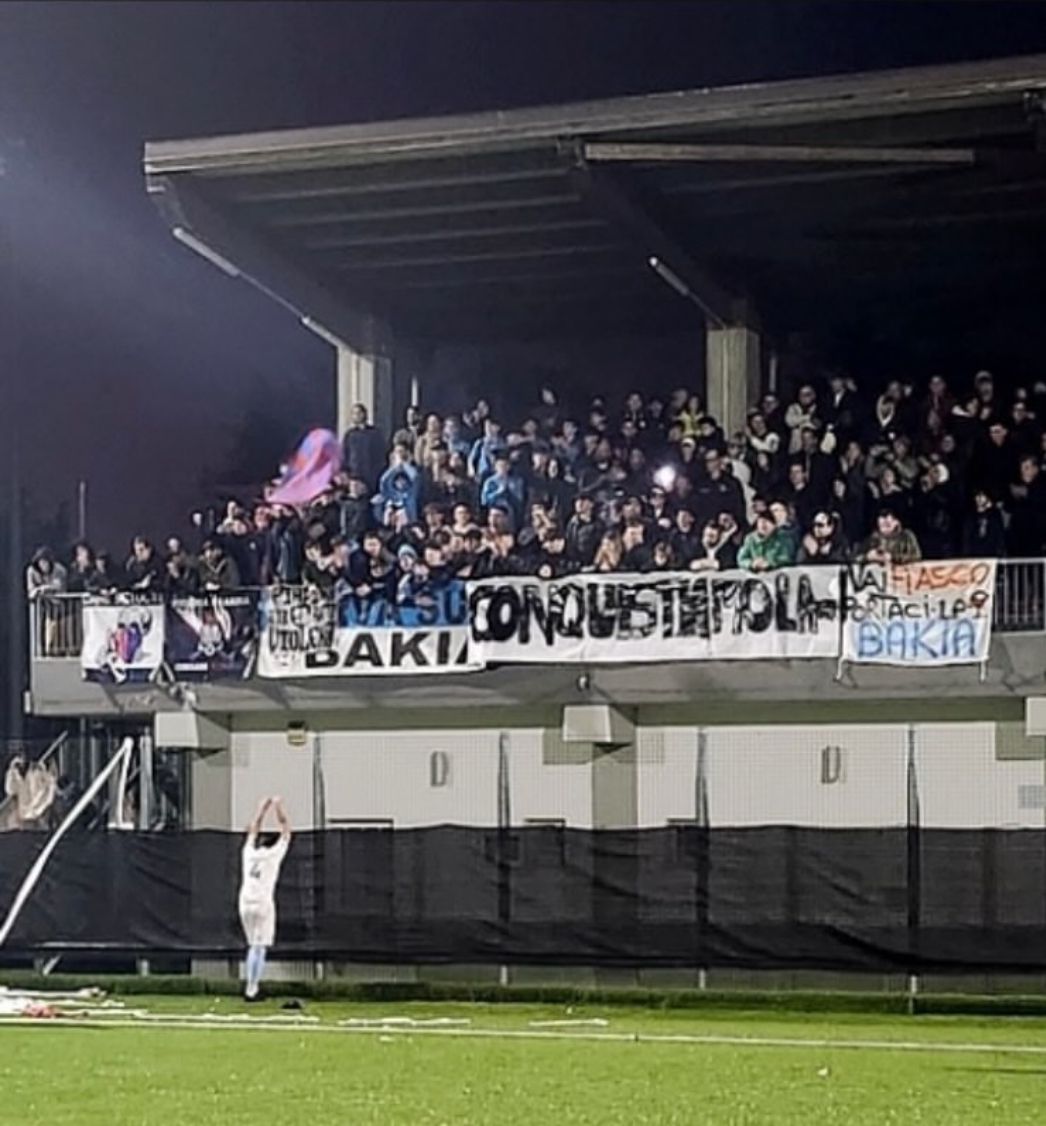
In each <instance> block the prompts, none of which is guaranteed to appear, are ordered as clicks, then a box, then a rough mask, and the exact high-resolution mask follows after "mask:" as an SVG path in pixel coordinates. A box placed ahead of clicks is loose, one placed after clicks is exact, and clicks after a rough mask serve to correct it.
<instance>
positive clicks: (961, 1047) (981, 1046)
mask: <svg viewBox="0 0 1046 1126" xmlns="http://www.w3.org/2000/svg"><path fill="white" fill-rule="evenodd" d="M233 1019H235V1018H233ZM251 1019H252V1018H250V1017H245V1018H244V1019H243V1020H242V1021H241V1022H240V1023H229V1024H225V1023H215V1022H214V1021H210V1020H207V1019H205V1017H203V1016H185V1017H179V1016H178V1015H177V1014H170V1015H169V1016H167V1015H165V1014H159V1013H158V1014H155V1015H154V1017H153V1018H152V1019H149V1020H145V1021H143V1020H125V1019H122V1018H117V1019H113V1020H89V1019H77V1018H75V1017H53V1018H50V1019H27V1018H25V1017H0V1027H3V1026H7V1027H11V1026H17V1027H20V1028H29V1027H43V1028H46V1027H52V1028H54V1027H56V1026H57V1027H60V1028H90V1029H102V1028H138V1029H141V1028H158V1029H186V1028H191V1029H207V1030H210V1031H215V1032H230V1031H231V1032H248V1031H249V1032H284V1033H298V1032H310V1033H312V1032H334V1033H342V1034H345V1035H353V1034H355V1035H367V1034H370V1035H377V1034H380V1035H383V1036H456V1037H467V1038H468V1037H471V1038H479V1039H494V1040H581V1041H587V1042H603V1043H608V1042H610V1043H620V1044H628V1043H631V1044H690V1045H695V1046H711V1047H715V1046H722V1047H734V1048H811V1049H812V1048H816V1049H818V1050H819V1051H825V1050H833V1051H834V1050H844V1051H852V1050H857V1051H862V1050H863V1051H882V1052H945V1053H951V1052H961V1053H966V1054H979V1055H984V1054H992V1053H1000V1054H1007V1055H1030V1056H1046V1044H990V1043H962V1042H954V1043H953V1042H949V1041H939V1042H937V1041H929V1040H825V1039H806V1038H803V1037H787V1036H722V1035H715V1034H707V1035H704V1034H699V1033H683V1032H679V1033H659V1032H643V1033H640V1032H583V1031H579V1032H553V1031H548V1030H539V1029H515V1028H417V1027H415V1028H401V1027H396V1026H392V1027H389V1026H385V1027H370V1026H355V1027H353V1026H345V1025H337V1024H302V1025H299V1026H294V1025H287V1024H272V1023H265V1024H261V1023H259V1024H251V1023H248V1022H249V1021H250V1020H251ZM256 1019H261V1020H265V1019H266V1018H256Z"/></svg>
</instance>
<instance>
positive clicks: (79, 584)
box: [66, 542, 94, 594]
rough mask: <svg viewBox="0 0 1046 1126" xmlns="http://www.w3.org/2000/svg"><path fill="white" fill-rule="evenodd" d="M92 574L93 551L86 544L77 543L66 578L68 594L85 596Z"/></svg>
mask: <svg viewBox="0 0 1046 1126" xmlns="http://www.w3.org/2000/svg"><path fill="white" fill-rule="evenodd" d="M93 574H94V551H93V550H92V549H91V545H90V544H88V543H83V542H81V543H78V544H76V545H75V546H74V547H73V560H72V562H71V563H70V564H69V572H68V574H67V576H66V590H68V591H69V593H70V594H86V593H87V587H88V583H89V582H90V580H91V576H92V575H93Z"/></svg>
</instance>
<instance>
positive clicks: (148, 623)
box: [80, 602, 165, 684]
mask: <svg viewBox="0 0 1046 1126" xmlns="http://www.w3.org/2000/svg"><path fill="white" fill-rule="evenodd" d="M164 638H165V617H164V608H163V605H162V604H160V603H155V604H153V603H142V604H134V603H131V604H128V605H118V604H117V605H112V604H101V605H92V604H91V603H90V602H88V603H86V604H85V605H84V641H83V648H82V649H81V651H80V665H81V667H82V668H83V672H84V677H85V678H86V679H87V680H97V681H103V682H105V683H108V684H127V683H133V682H141V681H147V680H151V679H152V677H153V676H155V674H156V671H157V670H158V669H159V667H160V665H161V664H163V653H164Z"/></svg>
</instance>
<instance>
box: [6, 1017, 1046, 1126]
mask: <svg viewBox="0 0 1046 1126" xmlns="http://www.w3.org/2000/svg"><path fill="white" fill-rule="evenodd" d="M124 1001H125V1003H126V1004H127V1006H128V1007H129V1008H145V1009H148V1010H149V1011H150V1012H152V1013H163V1014H169V1015H170V1016H171V1018H178V1017H181V1018H183V1019H184V1018H186V1017H191V1016H194V1015H199V1014H203V1013H216V1014H249V1015H250V1016H252V1017H254V1016H260V1015H271V1014H274V1013H277V1012H279V1007H278V1003H277V1002H267V1003H265V1004H263V1005H257V1006H250V1007H248V1006H245V1005H243V1003H242V1002H240V1001H238V1000H235V999H231V998H214V997H194V998H178V997H127V998H124ZM305 1012H306V1014H309V1015H314V1016H317V1017H319V1024H318V1026H317V1025H313V1026H311V1027H301V1028H280V1029H279V1030H276V1031H274V1030H271V1029H269V1028H265V1029H256V1028H251V1029H247V1030H239V1029H230V1028H224V1027H220V1026H215V1027H189V1028H184V1027H183V1028H170V1027H165V1026H160V1025H157V1026H152V1025H151V1026H148V1027H140V1028H139V1027H133V1028H123V1027H110V1028H98V1027H95V1026H94V1025H92V1026H90V1027H65V1026H61V1027H59V1026H54V1025H51V1024H48V1023H47V1022H44V1021H38V1022H33V1023H29V1024H27V1023H20V1024H7V1023H5V1024H3V1025H2V1026H0V1124H2V1126H37V1124H40V1126H154V1124H155V1126H183V1124H184V1126H263V1124H268V1123H271V1124H273V1126H327V1124H332V1126H333V1124H338V1126H340V1124H343V1123H344V1124H346V1126H400V1124H402V1126H466V1124H468V1126H524V1124H525V1126H532V1124H542V1126H546V1124H547V1126H558V1124H564V1126H582V1124H585V1126H588V1124H591V1126H617V1124H620V1126H643V1124H647V1123H649V1124H657V1126H675V1124H679V1126H692V1124H697V1123H708V1124H710V1126H763V1124H766V1126H791V1124H802V1126H813V1124H820V1123H825V1124H830V1123H837V1124H840V1126H866V1124H867V1126H883V1124H887V1123H901V1124H907V1123H926V1124H928V1126H950V1124H955V1126H979V1124H981V1123H984V1124H986V1126H987V1124H989V1123H990V1124H992V1126H1009V1124H1011V1123H1013V1124H1016V1123H1032V1122H1035V1123H1039V1122H1041V1121H1042V1116H1043V1112H1044V1107H1046V1020H1042V1019H1030V1018H991V1019H984V1018H981V1019H971V1018H963V1017H899V1016H869V1015H845V1014H839V1015H832V1016H825V1015H823V1014H807V1015H804V1014H788V1013H774V1014H767V1013H766V1012H748V1013H746V1012H736V1011H735V1012H707V1013H702V1012H701V1011H693V1010H665V1011H659V1010H650V1009H639V1008H625V1007H619V1006H609V1007H606V1008H601V1007H595V1006H580V1007H575V1008H572V1009H569V1010H568V1009H567V1008H565V1007H563V1006H555V1007H552V1006H536V1005H510V1004H497V1005H493V1004H447V1003H444V1004H439V1003H401V1004H395V1005H390V1004H376V1003H371V1004H359V1003H356V1004H345V1003H335V1002H307V1003H306V1005H305ZM390 1016H398V1017H403V1016H409V1017H412V1018H414V1019H426V1018H432V1017H449V1018H452V1019H456V1020H467V1021H469V1024H467V1025H462V1026H454V1027H453V1028H452V1030H451V1031H449V1032H448V1031H446V1030H443V1031H440V1030H435V1031H424V1032H422V1031H419V1030H417V1029H412V1030H411V1029H408V1030H398V1031H391V1030H388V1031H385V1030H376V1031H366V1032H348V1031H343V1030H341V1029H339V1027H338V1021H339V1020H343V1019H345V1018H357V1019H360V1018H364V1019H375V1018H384V1017H390ZM535 1021H537V1022H545V1021H593V1022H599V1023H592V1024H584V1025H581V1024H578V1025H556V1026H553V1027H551V1028H550V1027H547V1026H546V1027H541V1028H535V1027H534V1026H533V1024H532V1022H535ZM602 1022H606V1023H605V1024H604V1023H602ZM465 1032H467V1033H468V1035H464V1034H463V1033H465ZM487 1032H489V1033H491V1035H489V1036H488V1035H482V1034H483V1033H487ZM506 1033H507V1034H512V1035H505V1034H506ZM735 1039H744V1040H747V1041H749V1042H748V1043H736V1042H716V1041H732V1040H735Z"/></svg>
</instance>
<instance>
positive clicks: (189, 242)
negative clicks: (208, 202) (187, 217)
mask: <svg viewBox="0 0 1046 1126" xmlns="http://www.w3.org/2000/svg"><path fill="white" fill-rule="evenodd" d="M171 234H173V235H174V237H175V238H176V239H177V240H178V241H179V242H180V243H181V244H182V245H183V246H187V247H188V248H189V249H190V250H195V251H196V253H197V254H199V256H200V257H201V258H206V259H207V261H208V262H210V264H211V265H212V266H217V267H218V269H219V270H221V272H222V273H223V274H228V275H229V277H230V278H238V277H239V276H240V270H239V267H237V266H234V265H233V264H232V263H231V262H230V261H229V259H228V258H223V257H222V255H220V254H219V253H218V251H217V250H212V249H211V248H210V247H209V246H208V245H207V243H205V242H203V241H202V240H201V239H198V238H197V237H196V236H195V235H194V234H193V233H192V232H191V231H187V230H186V229H185V228H184V227H175V228H174V229H173V230H172V231H171Z"/></svg>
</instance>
